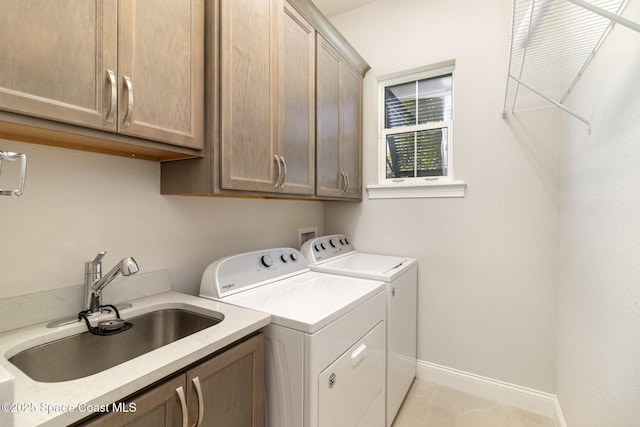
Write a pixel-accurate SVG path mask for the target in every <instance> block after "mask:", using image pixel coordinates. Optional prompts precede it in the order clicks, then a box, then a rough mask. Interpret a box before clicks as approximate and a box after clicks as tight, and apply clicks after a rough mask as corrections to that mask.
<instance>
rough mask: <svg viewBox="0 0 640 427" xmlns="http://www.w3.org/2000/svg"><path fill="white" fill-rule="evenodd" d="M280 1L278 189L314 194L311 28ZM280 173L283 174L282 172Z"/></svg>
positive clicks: (284, 2)
mask: <svg viewBox="0 0 640 427" xmlns="http://www.w3.org/2000/svg"><path fill="white" fill-rule="evenodd" d="M280 1H281V11H282V14H281V24H280V50H279V58H278V71H279V85H278V90H279V93H278V104H279V120H278V153H277V154H278V155H279V156H280V158H281V159H282V165H281V167H285V166H286V176H283V179H282V181H281V183H282V184H281V186H280V190H281V191H282V192H284V193H289V194H309V195H312V194H313V193H314V191H315V84H316V83H315V76H316V70H315V55H316V46H315V44H316V42H315V29H314V28H313V27H312V26H311V24H309V23H308V22H307V21H306V20H305V19H304V18H303V17H302V16H301V15H300V14H299V13H298V12H297V11H296V10H295V9H293V7H291V6H290V5H289V3H288V2H286V1H282V0H280ZM283 172H284V171H283Z"/></svg>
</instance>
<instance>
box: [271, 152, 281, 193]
mask: <svg viewBox="0 0 640 427" xmlns="http://www.w3.org/2000/svg"><path fill="white" fill-rule="evenodd" d="M273 158H274V159H276V163H277V164H278V176H277V177H276V183H275V185H274V186H273V188H278V185H279V184H280V176H281V175H282V165H281V164H280V159H279V158H278V155H277V154H274V155H273Z"/></svg>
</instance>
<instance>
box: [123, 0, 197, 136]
mask: <svg viewBox="0 0 640 427" xmlns="http://www.w3.org/2000/svg"><path fill="white" fill-rule="evenodd" d="M119 8H120V9H119V30H118V31H119V35H118V36H119V40H118V61H119V62H118V70H119V72H118V87H119V110H118V119H119V121H118V130H119V132H120V133H123V134H128V135H132V136H137V137H141V138H146V139H152V140H157V141H163V142H168V143H171V144H175V145H180V146H186V147H191V148H202V147H203V144H204V121H203V117H204V114H203V112H204V93H203V85H204V3H203V0H156V1H153V2H136V1H134V0H120V1H119Z"/></svg>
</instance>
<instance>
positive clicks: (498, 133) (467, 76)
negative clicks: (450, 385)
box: [325, 0, 562, 392]
mask: <svg viewBox="0 0 640 427" xmlns="http://www.w3.org/2000/svg"><path fill="white" fill-rule="evenodd" d="M510 10H511V9H510V4H509V2H507V1H503V2H477V1H472V0H455V1H444V2H443V1H438V2H435V1H424V0H396V1H384V0H382V1H377V2H374V3H371V4H370V5H367V6H364V7H362V8H359V9H356V10H354V11H352V12H348V13H345V14H342V15H338V16H336V17H334V18H333V19H332V22H333V23H334V25H336V27H337V28H338V29H339V30H340V31H341V32H342V33H343V34H344V35H345V36H346V38H347V39H348V40H349V41H350V42H351V44H352V45H353V46H354V47H355V48H356V49H357V50H358V51H359V52H360V53H361V54H362V56H363V57H364V58H365V59H366V60H367V61H368V62H369V64H370V65H371V66H372V69H371V71H369V73H368V74H367V76H366V79H365V83H364V104H365V109H364V181H365V184H374V183H375V182H376V173H377V169H376V161H377V151H376V150H377V148H376V147H377V114H378V110H377V107H376V103H377V92H376V90H377V85H376V77H377V76H384V75H386V74H389V73H393V72H396V71H402V70H406V69H411V68H415V67H420V66H424V65H429V64H433V63H437V62H441V61H446V60H449V59H455V61H456V69H455V75H454V110H455V112H454V114H455V118H454V120H455V122H454V150H455V174H456V179H462V180H464V181H466V183H467V184H468V187H467V192H466V197H465V198H462V199H411V200H410V199H402V200H368V199H367V198H366V195H365V200H364V201H363V203H362V204H349V203H337V204H335V203H328V204H326V211H325V221H326V222H325V228H326V231H327V232H344V233H348V234H351V235H353V237H354V241H355V242H357V246H358V248H359V249H361V250H368V251H373V252H383V253H384V252H386V253H393V254H404V255H408V256H414V257H417V258H419V262H420V264H419V269H420V270H419V291H418V292H419V299H418V301H419V315H418V316H419V317H418V357H419V359H421V360H424V361H426V362H431V363H436V364H440V365H444V366H447V367H451V368H456V369H460V370H464V371H468V372H472V373H475V374H480V375H484V376H488V377H491V378H496V379H500V380H503V381H507V382H511V383H515V384H519V385H523V386H527V387H531V388H534V389H538V390H543V391H547V392H553V391H554V390H555V383H554V371H555V369H554V364H555V351H554V349H555V316H556V313H555V286H556V280H557V256H558V252H557V246H558V225H559V208H558V204H559V182H558V166H559V145H560V144H559V139H560V137H561V132H560V131H561V129H562V121H561V116H559V114H558V113H557V112H556V111H554V110H550V109H545V110H540V111H537V112H534V113H531V114H519V115H518V116H510V117H509V118H508V119H507V120H504V119H502V118H501V116H500V112H501V111H502V103H503V96H504V85H505V79H506V68H507V54H508V45H507V43H508V34H509V28H510Z"/></svg>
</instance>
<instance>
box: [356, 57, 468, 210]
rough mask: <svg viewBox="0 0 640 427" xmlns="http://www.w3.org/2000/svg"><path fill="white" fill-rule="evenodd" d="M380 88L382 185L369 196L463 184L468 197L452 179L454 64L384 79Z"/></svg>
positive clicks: (380, 165)
mask: <svg viewBox="0 0 640 427" xmlns="http://www.w3.org/2000/svg"><path fill="white" fill-rule="evenodd" d="M378 89H379V108H380V116H379V145H380V147H379V150H380V155H379V167H378V169H379V184H380V185H378V186H369V187H368V189H369V197H370V198H371V197H372V193H376V191H373V192H372V190H378V189H380V188H382V189H389V188H392V187H397V188H403V189H407V188H409V187H424V186H428V187H434V185H448V186H449V187H451V186H452V185H458V186H460V185H462V191H463V194H464V183H459V182H454V181H453V167H452V166H453V162H452V152H453V151H452V146H453V61H450V62H447V63H441V64H437V65H435V66H432V67H426V68H422V69H419V70H411V71H408V72H406V73H400V74H394V75H392V76H386V77H382V78H381V79H379V80H378ZM442 190H443V189H442V188H440V189H439V190H438V191H437V192H436V193H438V194H439V195H440V196H442V194H444V193H443V192H442ZM413 193H416V192H415V191H414V192H413ZM463 194H462V195H463ZM405 196H406V194H405V195H404V196H397V195H396V196H394V197H405ZM409 197H423V196H416V195H414V196H409ZM373 198H375V197H373Z"/></svg>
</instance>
